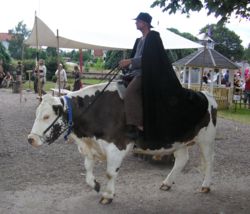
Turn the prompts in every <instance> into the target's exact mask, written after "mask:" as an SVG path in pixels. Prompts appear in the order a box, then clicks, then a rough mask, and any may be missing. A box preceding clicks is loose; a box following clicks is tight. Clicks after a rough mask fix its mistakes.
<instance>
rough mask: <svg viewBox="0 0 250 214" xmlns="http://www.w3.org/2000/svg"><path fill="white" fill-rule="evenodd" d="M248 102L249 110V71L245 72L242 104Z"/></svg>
mask: <svg viewBox="0 0 250 214" xmlns="http://www.w3.org/2000/svg"><path fill="white" fill-rule="evenodd" d="M247 102H248V108H249V109H250V69H249V68H247V69H246V70H245V87H244V103H245V104H246V103H247Z"/></svg>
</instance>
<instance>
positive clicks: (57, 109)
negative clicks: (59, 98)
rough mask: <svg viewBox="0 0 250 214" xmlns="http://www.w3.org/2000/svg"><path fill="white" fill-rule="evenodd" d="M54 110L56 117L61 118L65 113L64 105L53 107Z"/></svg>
mask: <svg viewBox="0 0 250 214" xmlns="http://www.w3.org/2000/svg"><path fill="white" fill-rule="evenodd" d="M52 107H53V110H54V112H55V114H56V115H59V116H61V115H62V113H63V106H62V105H53V106H52Z"/></svg>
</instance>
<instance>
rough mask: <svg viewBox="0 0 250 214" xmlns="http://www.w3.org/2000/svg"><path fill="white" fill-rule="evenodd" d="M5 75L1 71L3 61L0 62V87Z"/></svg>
mask: <svg viewBox="0 0 250 214" xmlns="http://www.w3.org/2000/svg"><path fill="white" fill-rule="evenodd" d="M4 76H5V73H4V71H3V61H2V60H0V87H1V86H2V81H3V79H4Z"/></svg>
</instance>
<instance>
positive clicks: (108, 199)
mask: <svg viewBox="0 0 250 214" xmlns="http://www.w3.org/2000/svg"><path fill="white" fill-rule="evenodd" d="M112 201H113V199H112V198H104V197H102V198H101V200H100V204H103V205H106V204H111V203H112Z"/></svg>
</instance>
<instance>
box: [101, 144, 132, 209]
mask: <svg viewBox="0 0 250 214" xmlns="http://www.w3.org/2000/svg"><path fill="white" fill-rule="evenodd" d="M131 148H132V145H128V146H127V148H126V150H119V149H118V148H117V147H116V146H115V145H114V144H110V145H109V146H108V148H107V151H106V152H107V153H106V154H107V179H108V182H107V186H106V190H105V191H104V192H103V194H102V198H101V200H100V203H101V204H109V203H111V202H112V200H113V198H114V195H115V180H116V177H117V175H118V172H119V169H120V166H121V163H122V161H123V159H124V157H125V156H126V154H127V153H128V151H129V150H130V149H131Z"/></svg>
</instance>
